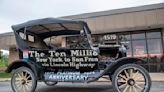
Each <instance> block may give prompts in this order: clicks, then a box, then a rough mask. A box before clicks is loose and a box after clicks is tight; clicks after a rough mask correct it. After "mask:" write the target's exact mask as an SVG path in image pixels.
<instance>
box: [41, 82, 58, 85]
mask: <svg viewBox="0 0 164 92" xmlns="http://www.w3.org/2000/svg"><path fill="white" fill-rule="evenodd" d="M44 83H45V84H46V85H47V86H54V85H56V84H57V83H58V82H51V81H45V82H44Z"/></svg>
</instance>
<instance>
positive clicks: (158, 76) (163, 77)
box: [0, 73, 164, 82]
mask: <svg viewBox="0 0 164 92" xmlns="http://www.w3.org/2000/svg"><path fill="white" fill-rule="evenodd" d="M150 76H151V80H152V81H162V82H164V73H150ZM105 77H106V78H100V79H99V80H98V81H99V82H105V81H110V80H108V79H107V78H108V76H105ZM5 81H10V78H0V82H5Z"/></svg>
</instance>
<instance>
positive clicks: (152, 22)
mask: <svg viewBox="0 0 164 92" xmlns="http://www.w3.org/2000/svg"><path fill="white" fill-rule="evenodd" d="M163 16H164V9H154V10H147V11H137V12H128V13H122V14H115V15H105V16H98V17H91V18H86V19H82V20H84V21H86V22H87V23H88V25H89V27H90V29H91V30H92V33H93V34H99V33H108V32H122V31H134V30H142V29H152V28H160V27H162V28H163V27H164V17H163Z"/></svg>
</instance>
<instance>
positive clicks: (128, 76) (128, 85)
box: [112, 64, 151, 92]
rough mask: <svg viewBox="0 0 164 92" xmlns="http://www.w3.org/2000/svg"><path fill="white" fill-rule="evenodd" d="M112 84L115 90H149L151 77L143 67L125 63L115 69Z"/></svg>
mask: <svg viewBox="0 0 164 92" xmlns="http://www.w3.org/2000/svg"><path fill="white" fill-rule="evenodd" d="M112 86H113V89H114V91H115V92H149V91H150V87H151V79H150V76H149V73H148V72H147V71H146V70H145V69H144V68H143V67H141V66H139V65H136V64H126V65H123V66H121V67H119V68H118V69H117V70H116V71H115V73H114V75H113V78H112Z"/></svg>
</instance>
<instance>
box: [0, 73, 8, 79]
mask: <svg viewBox="0 0 164 92" xmlns="http://www.w3.org/2000/svg"><path fill="white" fill-rule="evenodd" d="M10 77H11V75H10V74H9V73H5V72H0V78H10Z"/></svg>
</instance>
